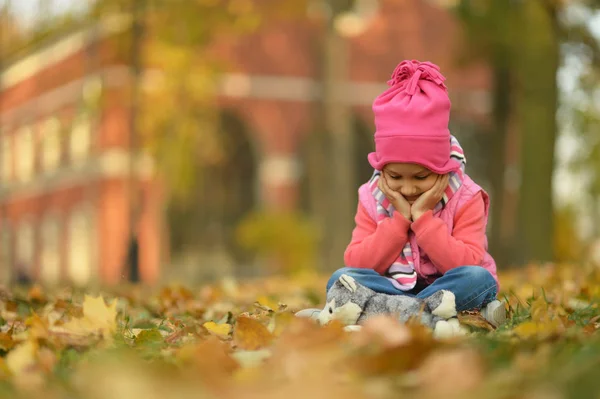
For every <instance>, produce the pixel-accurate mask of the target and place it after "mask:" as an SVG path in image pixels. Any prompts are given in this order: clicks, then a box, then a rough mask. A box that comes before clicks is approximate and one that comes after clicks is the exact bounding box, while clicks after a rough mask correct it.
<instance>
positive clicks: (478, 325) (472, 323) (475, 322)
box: [458, 312, 495, 331]
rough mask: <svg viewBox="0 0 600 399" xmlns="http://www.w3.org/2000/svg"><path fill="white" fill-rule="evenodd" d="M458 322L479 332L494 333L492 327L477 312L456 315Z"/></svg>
mask: <svg viewBox="0 0 600 399" xmlns="http://www.w3.org/2000/svg"><path fill="white" fill-rule="evenodd" d="M458 321H459V322H460V324H462V325H465V326H469V327H472V328H475V329H479V330H486V331H494V330H495V328H494V326H492V325H491V324H490V323H489V322H488V321H487V320H486V319H485V318H484V317H483V316H482V315H481V314H480V313H479V312H477V313H466V312H461V313H459V314H458Z"/></svg>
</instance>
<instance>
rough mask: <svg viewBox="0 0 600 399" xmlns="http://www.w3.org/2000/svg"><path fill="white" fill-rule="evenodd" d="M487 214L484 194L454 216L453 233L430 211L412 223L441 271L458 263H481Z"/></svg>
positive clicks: (472, 264)
mask: <svg viewBox="0 0 600 399" xmlns="http://www.w3.org/2000/svg"><path fill="white" fill-rule="evenodd" d="M485 227H486V215H485V205H484V201H483V197H482V195H481V194H478V195H476V196H475V197H474V198H473V199H471V200H470V201H469V202H467V203H466V204H465V205H464V206H463V207H462V208H461V209H460V210H459V211H458V212H457V213H456V216H455V218H454V228H453V231H452V234H450V232H449V231H448V226H447V225H446V223H444V221H442V220H441V219H440V218H436V217H434V216H433V214H432V212H431V211H429V212H427V213H426V214H424V215H423V216H421V217H420V218H419V219H418V220H417V221H416V222H414V223H413V224H412V226H411V228H412V230H413V231H414V232H415V235H416V237H417V243H418V244H419V247H421V248H422V249H423V251H424V252H425V253H426V254H427V256H429V259H431V261H432V262H433V264H434V265H435V266H436V267H437V268H438V270H439V271H440V272H441V273H445V272H447V271H448V270H450V269H453V268H455V267H459V266H479V265H481V263H482V262H483V257H484V255H485V252H486V248H485V242H486V238H485Z"/></svg>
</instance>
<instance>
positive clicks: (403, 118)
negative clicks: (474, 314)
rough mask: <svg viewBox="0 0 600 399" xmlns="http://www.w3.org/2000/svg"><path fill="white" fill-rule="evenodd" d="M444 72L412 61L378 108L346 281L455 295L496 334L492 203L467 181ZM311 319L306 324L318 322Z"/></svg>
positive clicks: (499, 312)
mask: <svg viewBox="0 0 600 399" xmlns="http://www.w3.org/2000/svg"><path fill="white" fill-rule="evenodd" d="M444 81H445V77H444V76H443V75H442V74H441V73H440V72H439V67H438V66H437V65H434V64H432V63H430V62H418V61H403V62H402V63H400V65H398V67H396V69H395V70H394V73H393V74H392V78H391V80H390V81H388V84H389V86H390V88H389V89H387V90H386V91H385V92H384V93H382V94H381V95H380V96H379V97H377V98H376V99H375V101H374V102H373V112H374V115H375V128H376V131H375V152H373V153H371V154H369V156H368V160H369V163H370V164H371V166H372V167H373V168H374V169H375V172H374V174H373V177H372V178H371V179H370V181H369V182H368V183H366V184H364V185H362V186H361V187H360V189H359V190H358V194H359V204H358V210H357V213H356V216H355V221H356V227H355V228H354V231H353V232H352V240H351V242H350V244H349V245H348V247H347V249H346V252H345V254H344V261H345V264H346V266H347V267H344V268H342V269H339V270H337V271H336V272H335V273H333V275H332V276H331V278H330V280H329V282H328V284H327V290H329V288H330V287H331V286H332V285H333V283H334V282H335V281H336V280H337V279H338V278H339V276H340V275H341V274H348V275H350V276H352V277H354V279H355V280H356V281H357V282H358V283H360V284H362V285H364V286H366V287H368V288H370V289H372V290H374V291H376V292H381V293H386V294H397V295H410V296H416V297H421V298H425V297H428V296H430V295H431V294H433V293H434V292H436V291H438V290H442V289H444V290H448V291H452V292H453V293H454V295H455V297H456V308H457V310H458V311H462V310H469V309H480V310H481V313H482V315H483V316H484V317H485V318H486V319H487V320H488V321H489V322H490V323H491V324H493V325H494V326H498V325H500V324H502V323H503V322H504V321H505V319H506V312H505V309H504V305H503V304H502V303H501V302H500V301H498V300H496V294H497V290H498V277H497V275H496V264H495V262H494V259H493V258H492V257H491V256H490V255H489V254H488V253H487V238H486V225H487V218H488V209H489V197H488V195H487V193H486V192H485V191H484V190H483V189H482V188H481V187H479V186H478V185H477V184H476V183H475V182H473V180H471V179H470V178H469V176H467V175H466V174H465V173H464V170H465V162H466V161H465V157H464V154H463V150H462V148H461V147H460V144H459V143H458V141H457V140H456V138H455V137H453V136H451V135H450V131H449V130H448V122H449V117H450V99H449V97H448V92H447V89H446V86H445V84H444ZM319 311H320V309H319V310H316V309H315V310H313V309H306V310H304V311H301V312H298V313H297V315H298V316H299V317H315V316H316V315H317V314H318V312H319Z"/></svg>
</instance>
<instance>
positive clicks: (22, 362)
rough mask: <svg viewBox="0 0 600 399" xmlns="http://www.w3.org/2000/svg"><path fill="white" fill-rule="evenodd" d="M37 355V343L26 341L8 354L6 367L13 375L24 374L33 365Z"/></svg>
mask: <svg viewBox="0 0 600 399" xmlns="http://www.w3.org/2000/svg"><path fill="white" fill-rule="evenodd" d="M37 353H38V345H37V343H36V342H34V341H32V340H27V341H25V342H23V343H22V344H19V345H18V346H17V347H16V348H15V349H13V350H12V351H10V352H9V353H8V355H7V356H6V365H7V366H8V369H9V370H10V371H11V373H13V374H14V375H21V374H24V373H26V372H27V371H28V370H29V369H31V368H32V367H33V366H34V365H35V359H36V356H37Z"/></svg>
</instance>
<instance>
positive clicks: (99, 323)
mask: <svg viewBox="0 0 600 399" xmlns="http://www.w3.org/2000/svg"><path fill="white" fill-rule="evenodd" d="M116 317H117V301H113V303H112V304H111V305H110V306H107V305H106V304H105V303H104V299H103V298H102V297H101V296H100V297H97V298H93V297H91V296H87V295H86V296H85V299H84V301H83V317H82V318H73V319H71V321H69V322H68V323H65V324H64V325H63V326H62V329H61V330H63V331H66V332H69V333H72V334H77V335H90V334H97V333H99V334H100V335H101V336H102V337H103V338H104V339H110V338H111V337H112V334H113V333H114V332H115V331H116V329H117V321H116Z"/></svg>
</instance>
